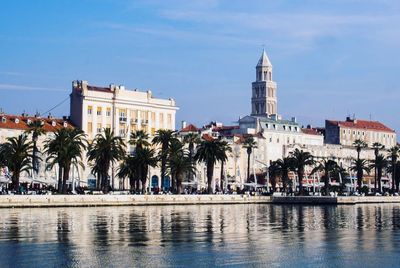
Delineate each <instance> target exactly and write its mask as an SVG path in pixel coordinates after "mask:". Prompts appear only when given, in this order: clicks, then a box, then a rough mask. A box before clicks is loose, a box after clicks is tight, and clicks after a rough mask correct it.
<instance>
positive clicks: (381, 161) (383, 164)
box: [371, 154, 388, 193]
mask: <svg viewBox="0 0 400 268" xmlns="http://www.w3.org/2000/svg"><path fill="white" fill-rule="evenodd" d="M387 166H388V161H387V159H386V158H385V157H384V156H383V155H381V154H378V155H377V156H375V160H373V161H372V165H371V168H373V169H375V179H376V180H377V181H378V192H380V193H381V192H382V171H383V170H384V169H386V168H387ZM375 184H376V182H375ZM375 190H376V187H375Z"/></svg>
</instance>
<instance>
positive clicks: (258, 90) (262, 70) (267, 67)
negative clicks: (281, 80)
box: [251, 50, 278, 116]
mask: <svg viewBox="0 0 400 268" xmlns="http://www.w3.org/2000/svg"><path fill="white" fill-rule="evenodd" d="M252 91H253V93H252V98H251V115H252V116H270V115H273V114H277V113H278V108H277V104H278V101H277V97H276V83H275V82H274V81H272V64H271V62H270V61H269V59H268V56H267V53H265V50H263V52H262V55H261V57H260V60H259V61H258V63H257V66H256V81H255V82H253V83H252Z"/></svg>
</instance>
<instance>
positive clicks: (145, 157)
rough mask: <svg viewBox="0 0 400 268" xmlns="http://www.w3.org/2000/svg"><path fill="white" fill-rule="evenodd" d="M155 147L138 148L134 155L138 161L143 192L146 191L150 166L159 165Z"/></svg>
mask: <svg viewBox="0 0 400 268" xmlns="http://www.w3.org/2000/svg"><path fill="white" fill-rule="evenodd" d="M155 155H156V153H155V151H154V149H151V148H149V147H143V148H137V149H136V151H135V155H134V157H135V158H136V161H137V167H138V169H137V172H138V178H139V180H140V182H141V185H142V189H141V192H142V193H143V194H144V193H145V192H146V181H147V174H148V173H149V167H155V166H157V162H158V160H157V157H156V156H155Z"/></svg>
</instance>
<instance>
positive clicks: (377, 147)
mask: <svg viewBox="0 0 400 268" xmlns="http://www.w3.org/2000/svg"><path fill="white" fill-rule="evenodd" d="M372 148H374V153H375V162H376V160H377V157H378V155H379V150H383V149H384V148H385V145H382V144H381V143H379V142H374V143H373V144H372ZM374 169H375V172H374V188H375V192H376V189H377V188H376V183H377V173H378V171H377V169H376V167H374ZM380 189H381V185H380V184H379V191H380Z"/></svg>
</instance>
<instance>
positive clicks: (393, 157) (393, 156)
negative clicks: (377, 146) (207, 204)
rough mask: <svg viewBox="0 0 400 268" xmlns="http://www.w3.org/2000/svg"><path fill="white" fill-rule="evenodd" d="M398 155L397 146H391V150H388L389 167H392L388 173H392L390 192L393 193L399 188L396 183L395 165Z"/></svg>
mask: <svg viewBox="0 0 400 268" xmlns="http://www.w3.org/2000/svg"><path fill="white" fill-rule="evenodd" d="M399 154H400V147H399V146H393V147H392V148H390V149H389V155H390V162H391V167H392V170H391V172H390V173H392V192H393V193H394V192H395V190H396V191H399V186H398V184H397V183H396V164H397V158H398V157H399ZM395 186H396V187H395Z"/></svg>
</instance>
